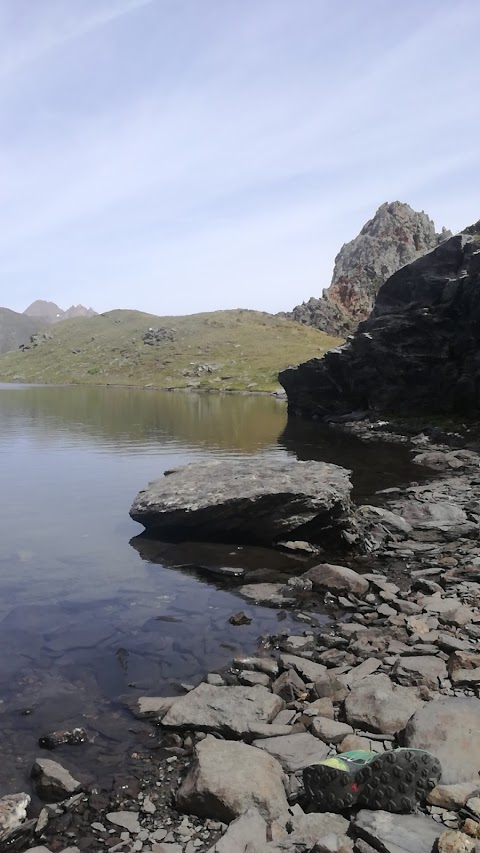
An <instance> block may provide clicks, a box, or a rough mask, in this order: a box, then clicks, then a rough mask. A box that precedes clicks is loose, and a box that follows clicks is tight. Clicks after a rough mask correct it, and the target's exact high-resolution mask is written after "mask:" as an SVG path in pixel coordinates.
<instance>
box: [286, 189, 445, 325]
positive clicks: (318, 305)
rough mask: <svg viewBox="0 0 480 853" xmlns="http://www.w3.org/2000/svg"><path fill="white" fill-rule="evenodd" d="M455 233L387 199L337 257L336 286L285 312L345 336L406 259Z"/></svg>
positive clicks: (399, 203) (296, 318)
mask: <svg viewBox="0 0 480 853" xmlns="http://www.w3.org/2000/svg"><path fill="white" fill-rule="evenodd" d="M448 236H450V232H447V231H445V229H443V231H442V233H441V234H436V233H435V225H434V223H433V222H432V220H431V219H429V217H428V216H427V215H426V214H425V213H423V212H422V213H418V212H417V211H415V210H412V208H411V207H410V206H409V205H408V204H403V203H401V202H399V201H394V202H391V203H390V202H386V203H385V204H382V205H381V207H379V208H378V210H377V212H376V213H375V216H374V217H373V218H372V219H370V220H369V221H368V222H367V223H366V224H365V225H364V226H363V228H362V230H361V231H360V234H359V235H358V236H357V237H355V238H354V239H353V240H351V241H350V242H349V243H346V244H345V245H344V246H342V248H341V249H340V252H339V253H338V255H337V257H336V258H335V268H334V270H333V276H332V282H331V284H330V287H328V288H326V289H325V290H324V291H323V295H322V296H321V297H320V298H319V299H315V298H313V297H312V298H311V299H309V301H308V302H304V303H303V304H302V305H297V306H296V307H295V308H294V309H293V311H291V312H290V313H287V314H285V315H284V316H286V317H288V318H289V319H291V320H296V321H297V322H298V323H304V324H306V325H308V326H315V327H316V328H317V329H321V330H322V331H323V332H327V333H328V334H330V335H339V336H340V337H342V338H344V337H346V336H347V335H348V334H350V333H351V332H352V331H354V330H355V329H356V328H357V326H358V324H359V322H360V321H361V320H365V319H366V318H367V317H368V315H369V314H370V312H371V310H372V308H373V305H374V302H375V297H376V295H377V293H378V291H379V288H380V287H381V285H382V284H383V283H384V281H386V279H387V278H388V277H389V276H391V275H392V274H393V273H394V272H396V271H397V270H399V269H400V268H401V267H403V266H404V265H405V264H409V263H410V262H411V261H414V260H415V259H416V258H418V257H420V256H421V255H423V254H425V252H429V251H430V250H431V249H433V248H435V246H438V244H439V242H441V241H442V240H444V239H446V237H448Z"/></svg>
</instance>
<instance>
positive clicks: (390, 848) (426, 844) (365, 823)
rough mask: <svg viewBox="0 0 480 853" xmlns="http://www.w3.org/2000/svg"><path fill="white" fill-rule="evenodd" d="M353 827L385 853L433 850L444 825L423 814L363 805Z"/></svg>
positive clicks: (355, 833)
mask: <svg viewBox="0 0 480 853" xmlns="http://www.w3.org/2000/svg"><path fill="white" fill-rule="evenodd" d="M352 829H353V835H354V837H356V838H361V839H363V840H364V841H366V842H367V843H368V844H370V845H371V846H372V847H374V848H375V850H381V851H382V853H432V850H433V849H434V845H435V844H436V841H437V838H438V837H439V836H440V835H441V834H442V832H443V830H444V827H443V826H442V825H441V824H438V823H436V821H434V820H433V818H431V817H424V816H423V815H410V814H408V815H403V814H390V813H389V812H384V811H369V810H368V809H362V810H361V811H359V812H358V814H357V816H356V818H355V821H354V823H353V824H352Z"/></svg>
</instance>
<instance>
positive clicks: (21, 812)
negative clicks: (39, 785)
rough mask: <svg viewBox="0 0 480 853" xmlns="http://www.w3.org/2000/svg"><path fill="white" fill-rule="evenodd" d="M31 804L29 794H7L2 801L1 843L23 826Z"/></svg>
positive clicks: (0, 807)
mask: <svg viewBox="0 0 480 853" xmlns="http://www.w3.org/2000/svg"><path fill="white" fill-rule="evenodd" d="M29 803H30V797H29V795H28V794H23V793H22V794H7V796H6V797H2V798H1V799H0V841H4V840H5V839H6V838H8V836H9V835H10V834H11V833H12V832H14V831H15V830H16V829H18V827H19V826H21V825H22V823H23V821H24V820H25V818H26V816H27V807H28V805H29Z"/></svg>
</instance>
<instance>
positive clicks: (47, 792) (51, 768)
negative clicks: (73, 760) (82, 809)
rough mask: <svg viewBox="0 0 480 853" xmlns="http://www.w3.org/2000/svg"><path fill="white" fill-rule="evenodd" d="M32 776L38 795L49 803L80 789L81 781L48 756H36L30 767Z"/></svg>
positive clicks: (62, 798) (63, 798) (64, 797)
mask: <svg viewBox="0 0 480 853" xmlns="http://www.w3.org/2000/svg"><path fill="white" fill-rule="evenodd" d="M32 778H33V780H34V784H35V790H36V792H37V794H38V796H39V797H40V798H41V799H43V800H46V801H47V802H49V803H56V802H59V801H60V800H65V799H66V797H69V796H71V795H72V794H76V793H77V791H79V790H80V789H81V787H82V786H81V783H80V782H78V781H77V780H76V779H74V778H73V776H71V775H70V773H69V772H68V770H66V769H65V767H62V765H61V764H58V762H56V761H50V759H49V758H37V759H36V760H35V762H34V765H33V767H32Z"/></svg>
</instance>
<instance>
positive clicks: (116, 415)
mask: <svg viewBox="0 0 480 853" xmlns="http://www.w3.org/2000/svg"><path fill="white" fill-rule="evenodd" d="M18 418H28V419H30V420H35V431H36V435H37V436H38V433H39V432H40V431H41V429H42V427H43V428H44V435H45V438H47V437H48V438H49V439H50V440H52V439H53V440H55V436H56V434H57V435H58V433H59V432H60V433H61V432H63V431H65V429H68V431H69V432H71V433H72V432H73V433H76V434H77V435H79V436H81V435H82V433H83V434H86V435H87V436H88V437H89V438H90V439H91V438H92V437H93V438H94V439H97V440H98V441H100V442H106V443H109V444H110V443H112V444H118V445H120V446H121V444H122V441H128V443H129V445H130V449H133V448H134V447H135V445H144V444H145V443H150V442H151V443H155V442H156V441H158V442H159V443H166V442H173V441H176V442H179V443H181V444H183V443H185V444H188V445H190V446H192V445H193V446H194V447H195V446H199V447H204V446H209V447H218V448H220V449H225V450H234V451H240V452H254V451H256V450H261V449H264V448H267V447H269V446H272V445H273V446H274V445H275V444H276V440H277V436H278V435H279V433H280V432H281V431H282V429H283V427H284V425H285V421H286V407H285V404H284V403H283V402H281V401H279V400H276V399H275V398H273V397H260V396H258V397H257V396H251V397H247V396H236V395H231V396H224V395H220V394H199V393H182V392H171V393H169V392H167V391H146V390H144V389H137V388H97V387H78V386H77V387H52V386H44V387H39V386H30V387H28V386H25V387H22V386H15V387H12V388H9V387H8V386H3V387H2V386H0V422H1V421H4V422H5V426H7V424H6V421H7V420H10V419H12V420H15V419H18ZM132 446H133V448H132Z"/></svg>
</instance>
